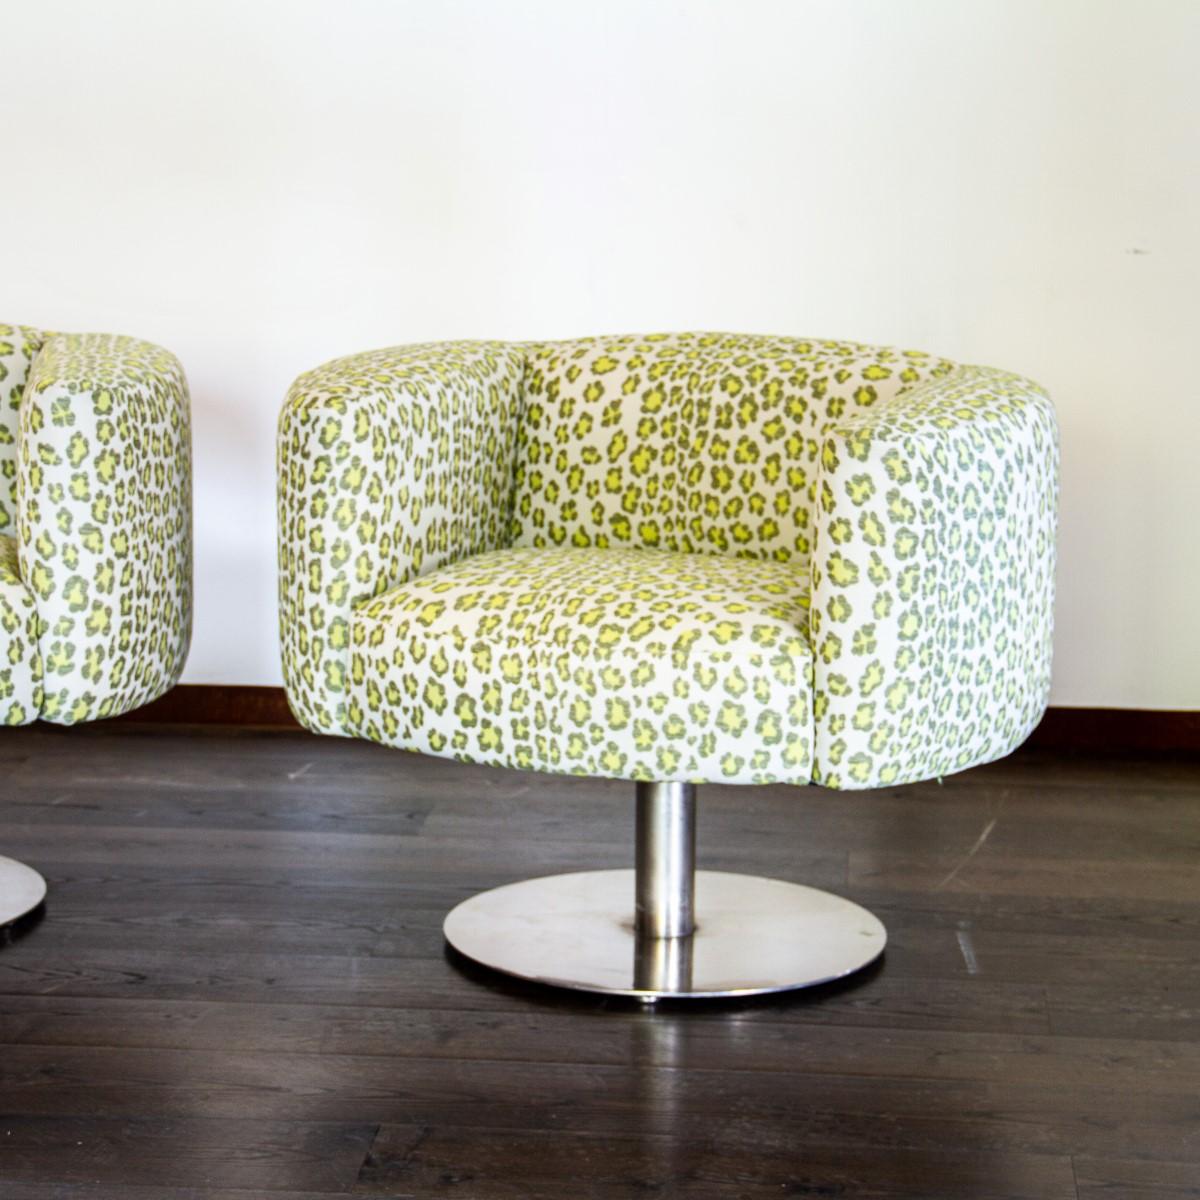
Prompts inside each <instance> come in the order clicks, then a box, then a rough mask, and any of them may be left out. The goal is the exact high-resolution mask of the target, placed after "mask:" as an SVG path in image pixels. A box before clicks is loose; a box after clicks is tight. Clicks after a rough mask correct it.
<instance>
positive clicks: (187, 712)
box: [117, 683, 1200, 754]
mask: <svg viewBox="0 0 1200 1200" xmlns="http://www.w3.org/2000/svg"><path fill="white" fill-rule="evenodd" d="M117 720H119V721H122V722H134V723H138V724H152V725H236V726H245V727H247V728H251V729H292V730H294V729H299V728H300V725H299V723H298V722H297V721H296V718H295V717H294V716H292V712H291V709H289V708H288V703H287V697H286V695H285V694H284V691H283V688H278V687H237V686H219V685H212V684H195V683H192V684H182V685H180V686H179V687H177V688H175V690H174V691H171V692H168V693H167V694H166V695H165V696H163V697H162V698H161V699H159V700H155V701H154V703H153V704H147V705H146V706H145V707H144V708H139V709H137V710H136V711H135V712H131V713H126V714H125V716H123V717H118V718H117ZM1027 744H1028V745H1029V746H1030V747H1031V748H1034V749H1038V750H1061V751H1078V752H1081V753H1083V752H1086V753H1089V754H1094V753H1112V752H1116V753H1122V754H1179V753H1188V752H1191V753H1196V754H1200V712H1177V711H1168V710H1150V709H1135V708H1051V709H1050V710H1049V711H1048V712H1047V713H1046V715H1045V717H1044V718H1043V719H1042V723H1041V724H1040V725H1039V726H1038V727H1037V729H1035V730H1034V731H1033V734H1032V736H1031V737H1030V739H1029V742H1028V743H1027Z"/></svg>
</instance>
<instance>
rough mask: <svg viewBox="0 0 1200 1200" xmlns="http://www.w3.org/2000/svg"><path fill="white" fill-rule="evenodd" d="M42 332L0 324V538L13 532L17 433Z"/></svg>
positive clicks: (40, 344) (15, 528) (15, 522)
mask: <svg viewBox="0 0 1200 1200" xmlns="http://www.w3.org/2000/svg"><path fill="white" fill-rule="evenodd" d="M43 338H44V335H43V334H42V333H41V332H39V331H38V330H36V329H26V328H25V327H24V326H22V325H0V537H12V536H14V535H15V533H16V531H17V433H18V430H19V429H20V425H21V422H20V417H19V413H20V410H21V399H22V397H23V396H24V395H25V384H26V382H27V380H28V379H29V368H30V367H31V366H33V360H34V358H36V357H37V352H38V351H39V350H40V349H41V347H42V341H43Z"/></svg>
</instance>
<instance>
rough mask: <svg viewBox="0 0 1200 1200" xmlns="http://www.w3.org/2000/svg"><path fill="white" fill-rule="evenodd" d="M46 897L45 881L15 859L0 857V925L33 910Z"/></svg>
mask: <svg viewBox="0 0 1200 1200" xmlns="http://www.w3.org/2000/svg"><path fill="white" fill-rule="evenodd" d="M45 898H46V881H45V880H44V879H43V878H42V877H41V876H40V875H39V874H38V873H37V872H36V871H35V870H34V869H33V868H32V867H27V866H26V865H25V864H24V863H19V862H17V861H16V859H12V858H2V857H0V926H3V925H11V924H12V923H13V921H19V920H20V919H21V918H22V917H23V916H26V915H27V914H28V913H31V912H33V910H34V909H35V908H37V906H38V905H39V904H41V902H42V901H43V900H44V899H45Z"/></svg>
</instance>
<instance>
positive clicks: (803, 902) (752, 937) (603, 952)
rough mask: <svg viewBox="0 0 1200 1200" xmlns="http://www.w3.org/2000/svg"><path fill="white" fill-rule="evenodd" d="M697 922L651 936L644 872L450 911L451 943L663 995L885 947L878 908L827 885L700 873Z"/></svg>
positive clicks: (819, 977) (612, 987) (527, 889)
mask: <svg viewBox="0 0 1200 1200" xmlns="http://www.w3.org/2000/svg"><path fill="white" fill-rule="evenodd" d="M695 886H696V897H695V899H696V904H695V911H696V931H695V933H693V934H691V935H690V936H687V937H668V938H639V937H638V936H637V935H636V934H635V932H634V895H635V873H634V872H633V871H581V872H578V873H576V874H571V875H550V876H547V877H545V878H542V879H527V880H525V881H523V882H522V883H511V884H508V885H507V886H506V887H499V888H494V889H493V890H492V891H490V892H483V893H481V894H480V895H477V896H472V897H471V898H470V899H469V900H464V901H463V902H462V903H461V904H460V905H458V907H457V908H455V909H454V910H453V911H452V912H451V913H450V915H449V916H448V917H447V918H446V923H445V934H446V940H447V941H448V942H449V943H450V944H451V945H452V946H453V947H454V948H455V949H456V950H457V951H459V953H461V954H464V955H466V957H467V958H470V959H474V960H475V961H476V962H478V963H482V964H483V965H484V966H487V967H492V968H494V969H495V970H497V971H504V972H505V973H507V974H509V975H515V976H518V977H519V978H521V979H529V980H533V981H535V982H538V983H546V984H552V985H554V986H555V987H566V988H575V989H577V990H580V991H585V992H603V993H607V994H610V995H616V996H631V997H636V998H637V999H640V1000H643V1001H645V1002H647V1003H652V1002H653V1001H656V1000H660V999H672V1000H675V999H688V1000H702V999H716V998H720V997H734V996H753V995H757V994H760V993H763V992H784V991H790V990H791V989H793V988H805V987H812V986H814V985H815V984H818V983H828V982H830V981H831V980H834V979H841V978H842V977H843V976H846V975H850V974H851V973H853V972H854V971H857V970H859V969H861V968H862V967H865V966H867V965H868V964H869V963H871V962H873V961H874V960H875V959H876V958H878V957H879V955H880V954H881V953H882V952H883V947H884V944H885V942H886V941H887V932H886V930H885V929H884V927H883V924H882V922H881V921H880V920H879V918H878V917H876V916H874V915H873V914H872V913H870V912H868V911H867V910H866V909H865V908H860V907H859V906H858V905H857V904H854V903H852V902H851V901H849V900H843V899H842V898H841V897H840V896H834V895H831V894H830V893H829V892H822V891H819V890H818V889H816V888H810V887H803V886H802V885H800V884H796V883H785V882H784V881H783V880H780V879H764V878H762V877H761V876H757V875H731V874H728V873H726V872H724V871H697V872H696V873H695Z"/></svg>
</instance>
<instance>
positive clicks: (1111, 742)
mask: <svg viewBox="0 0 1200 1200" xmlns="http://www.w3.org/2000/svg"><path fill="white" fill-rule="evenodd" d="M1027 745H1029V746H1030V747H1031V748H1034V749H1038V750H1060V751H1074V752H1077V753H1087V754H1105V753H1119V754H1188V753H1191V754H1200V712H1184V711H1178V710H1170V709H1145V708H1049V709H1047V710H1046V715H1045V716H1044V717H1043V718H1042V723H1041V724H1040V725H1039V726H1038V727H1037V728H1036V729H1035V730H1034V731H1033V733H1032V734H1031V735H1030V738H1029V741H1028V743H1027Z"/></svg>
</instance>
